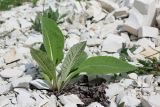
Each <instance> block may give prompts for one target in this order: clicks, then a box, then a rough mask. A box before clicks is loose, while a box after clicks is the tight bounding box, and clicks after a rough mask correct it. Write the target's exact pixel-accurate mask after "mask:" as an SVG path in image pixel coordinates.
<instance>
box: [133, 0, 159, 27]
mask: <svg viewBox="0 0 160 107" xmlns="http://www.w3.org/2000/svg"><path fill="white" fill-rule="evenodd" d="M134 7H135V8H136V9H137V10H138V11H139V12H140V13H141V14H143V15H144V21H143V25H149V26H150V25H152V24H153V21H154V20H155V13H156V2H155V0H135V2H134Z"/></svg>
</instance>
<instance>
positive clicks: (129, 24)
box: [122, 8, 144, 35]
mask: <svg viewBox="0 0 160 107" xmlns="http://www.w3.org/2000/svg"><path fill="white" fill-rule="evenodd" d="M143 20H144V17H143V15H142V14H141V13H140V12H139V11H138V10H137V9H135V8H133V9H131V10H130V13H129V18H128V19H127V20H126V22H125V24H124V25H123V27H122V29H123V30H124V31H128V32H129V33H131V34H134V35H138V29H139V28H140V27H141V26H142V25H143Z"/></svg>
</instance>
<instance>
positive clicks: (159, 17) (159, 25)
mask: <svg viewBox="0 0 160 107" xmlns="http://www.w3.org/2000/svg"><path fill="white" fill-rule="evenodd" d="M156 21H157V23H158V27H159V28H160V15H158V16H157V17H156Z"/></svg>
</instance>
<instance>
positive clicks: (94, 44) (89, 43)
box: [87, 38, 102, 46]
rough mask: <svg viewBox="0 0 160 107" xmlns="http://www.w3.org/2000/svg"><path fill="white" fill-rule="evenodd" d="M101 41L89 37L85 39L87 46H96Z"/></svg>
mask: <svg viewBox="0 0 160 107" xmlns="http://www.w3.org/2000/svg"><path fill="white" fill-rule="evenodd" d="M101 42H102V40H101V39H96V38H91V39H88V40H87V46H98V45H100V44H101Z"/></svg>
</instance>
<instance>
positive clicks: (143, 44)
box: [136, 38, 155, 49]
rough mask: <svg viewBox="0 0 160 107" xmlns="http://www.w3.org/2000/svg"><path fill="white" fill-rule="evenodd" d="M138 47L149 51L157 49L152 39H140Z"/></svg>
mask: <svg viewBox="0 0 160 107" xmlns="http://www.w3.org/2000/svg"><path fill="white" fill-rule="evenodd" d="M136 44H137V45H138V46H141V47H143V48H144V49H147V48H149V47H151V48H153V49H155V43H153V42H152V41H151V40H150V39H148V38H142V39H139V40H138V41H137V43H136Z"/></svg>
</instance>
